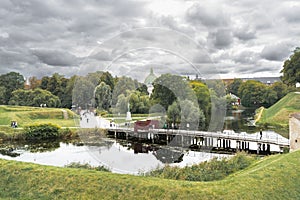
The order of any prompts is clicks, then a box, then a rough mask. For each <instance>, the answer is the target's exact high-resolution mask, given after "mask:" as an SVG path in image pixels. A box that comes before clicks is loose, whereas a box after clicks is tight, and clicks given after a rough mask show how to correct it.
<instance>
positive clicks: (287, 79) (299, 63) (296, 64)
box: [281, 47, 300, 86]
mask: <svg viewBox="0 0 300 200" xmlns="http://www.w3.org/2000/svg"><path fill="white" fill-rule="evenodd" d="M281 73H283V75H282V77H281V80H282V81H283V82H284V83H285V84H287V85H289V86H295V85H296V83H299V82H300V48H299V47H297V48H296V49H295V50H294V54H293V55H291V56H290V58H289V59H288V60H286V61H285V62H284V64H283V69H282V70H281Z"/></svg>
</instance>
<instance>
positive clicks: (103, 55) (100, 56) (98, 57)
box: [89, 50, 112, 61]
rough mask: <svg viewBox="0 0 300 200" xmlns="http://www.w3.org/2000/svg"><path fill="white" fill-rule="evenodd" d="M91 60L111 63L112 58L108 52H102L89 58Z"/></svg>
mask: <svg viewBox="0 0 300 200" xmlns="http://www.w3.org/2000/svg"><path fill="white" fill-rule="evenodd" d="M89 57H90V58H93V59H96V60H100V61H111V60H112V57H111V54H110V53H109V52H108V51H104V50H101V51H99V52H97V53H96V54H94V55H91V56H89Z"/></svg>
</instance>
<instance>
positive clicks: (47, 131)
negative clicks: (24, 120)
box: [25, 123, 60, 140]
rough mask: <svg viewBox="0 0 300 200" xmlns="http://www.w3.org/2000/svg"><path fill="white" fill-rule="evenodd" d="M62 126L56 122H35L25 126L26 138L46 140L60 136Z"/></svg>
mask: <svg viewBox="0 0 300 200" xmlns="http://www.w3.org/2000/svg"><path fill="white" fill-rule="evenodd" d="M59 129H60V127H59V126H57V125H54V124H50V123H49V124H34V125H29V126H26V127H25V139H27V140H44V139H55V138H59V137H60V133H59Z"/></svg>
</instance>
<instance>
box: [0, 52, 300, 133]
mask: <svg viewBox="0 0 300 200" xmlns="http://www.w3.org/2000/svg"><path fill="white" fill-rule="evenodd" d="M299 58H300V51H299V49H298V48H297V49H296V50H295V51H294V54H293V55H291V57H290V58H289V59H288V60H287V61H286V62H285V63H284V66H283V70H282V73H283V76H282V77H281V79H282V81H280V82H276V83H274V84H272V85H265V84H263V83H261V82H259V81H253V80H249V81H246V82H243V81H242V80H241V79H234V80H233V82H232V83H230V84H229V85H227V86H226V87H225V86H224V83H223V82H222V81H221V80H205V81H201V80H189V79H188V78H187V77H182V76H177V75H172V74H162V75H161V76H159V77H158V78H156V80H155V81H154V82H153V88H154V89H153V92H152V94H151V95H149V93H148V91H147V86H146V85H144V84H143V83H140V82H138V81H137V80H133V79H132V78H130V77H126V76H121V77H117V76H116V77H113V76H112V75H111V74H110V73H109V72H102V71H97V72H94V73H89V74H87V75H86V76H76V75H74V76H72V77H70V78H66V77H64V76H63V75H60V74H58V73H54V74H53V75H52V76H44V77H42V78H41V79H38V78H36V77H31V78H30V79H29V80H28V81H29V84H25V79H24V77H23V76H22V75H21V74H19V73H17V72H9V73H7V74H3V75H1V76H0V104H6V105H19V106H41V105H47V107H64V108H71V107H72V106H76V108H79V107H80V108H82V109H88V108H89V107H94V108H97V110H98V113H100V114H106V113H111V114H115V115H119V114H125V113H126V112H127V111H128V104H129V107H130V111H131V112H132V113H133V114H145V113H149V114H151V113H160V114H161V116H162V118H163V121H164V123H165V124H166V125H167V126H178V125H179V124H180V125H181V126H185V127H188V128H190V129H201V130H205V129H207V128H208V125H209V124H210V122H211V116H213V113H218V110H224V109H230V108H231V106H230V105H231V103H232V101H233V99H231V98H230V97H228V95H226V94H229V93H233V94H235V95H237V96H239V97H240V98H241V103H242V105H243V106H245V107H260V106H265V107H269V106H271V105H273V104H274V103H275V102H277V101H278V100H279V99H281V98H282V97H283V96H285V95H286V94H287V93H288V92H291V91H295V90H296V87H295V84H296V83H297V82H298V81H300V78H299V76H300V74H299V71H300V59H299ZM224 105H225V106H224ZM226 106H227V107H226ZM165 116H166V118H164V117H165ZM220 117H222V116H220Z"/></svg>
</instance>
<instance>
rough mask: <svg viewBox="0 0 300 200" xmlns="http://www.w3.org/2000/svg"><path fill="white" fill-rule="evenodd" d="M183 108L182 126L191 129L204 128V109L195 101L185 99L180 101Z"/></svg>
mask: <svg viewBox="0 0 300 200" xmlns="http://www.w3.org/2000/svg"><path fill="white" fill-rule="evenodd" d="M180 108H181V114H180V115H181V125H182V126H183V127H182V128H183V129H185V128H187V129H189V130H198V129H204V127H205V116H204V114H203V111H202V110H201V109H199V107H197V106H196V105H195V104H194V103H193V102H191V101H189V100H184V101H182V102H180Z"/></svg>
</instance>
